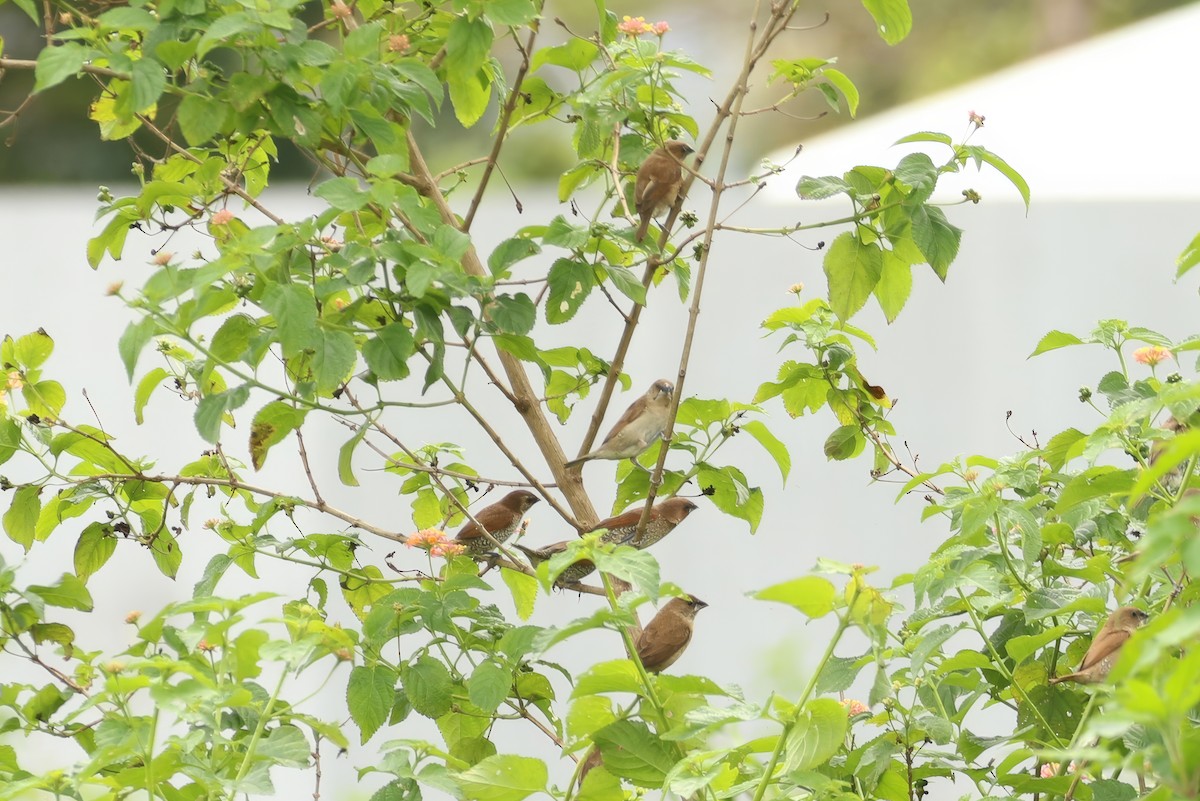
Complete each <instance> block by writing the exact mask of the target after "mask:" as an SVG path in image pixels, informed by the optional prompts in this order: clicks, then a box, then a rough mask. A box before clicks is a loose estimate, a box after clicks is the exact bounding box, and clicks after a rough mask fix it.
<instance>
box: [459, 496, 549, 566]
mask: <svg viewBox="0 0 1200 801" xmlns="http://www.w3.org/2000/svg"><path fill="white" fill-rule="evenodd" d="M540 500H541V498H539V497H538V496H536V495H534V494H533V493H532V492H530V491H529V490H523V489H521V490H513V491H512V492H510V493H508V494H507V495H505V496H504V497H503V498H501V499H500V500H498V501H496V502H495V503H493V504H492V505H491V506H485V507H484V508H483V509H481V510H479V511H478V512H476V513H475V514H474V515H473V516H474V518H475V519H474V520H469V521H467V524H466V525H465V526H463V527H462V528H461V529H459V531H458V534H456V535H455V537H454V541H455V542H456V543H458V544H459V545H461V546H463V547H464V548H466V552H467V553H468V554H471V555H472V556H479V555H481V554H485V553H487V552H488V551H490V550H492V548H493V547H494V546H493V545H492V541H491V540H489V539H488V538H487V537H485V536H484V535H483V531H481V530H480V528H479V526H483V528H484V529H486V530H487V533H488V534H491V535H492V537H493V538H494V539H495V540H496V541H497V542H504V541H505V540H507V539H508V538H509V537H511V536H512V535H513V534H514V533H516V531H517V529H518V528H520V527H521V520H522V518H523V517H524V516H525V511H526V510H527V509H528V508H529V507H530V506H533V505H534V504H535V503H537V502H538V501H540ZM476 522H478V524H479V525H476Z"/></svg>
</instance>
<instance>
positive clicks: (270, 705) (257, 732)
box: [229, 670, 287, 801]
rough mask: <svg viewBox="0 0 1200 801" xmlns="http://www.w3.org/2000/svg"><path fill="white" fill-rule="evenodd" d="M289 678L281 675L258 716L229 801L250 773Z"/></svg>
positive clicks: (284, 673) (285, 674)
mask: <svg viewBox="0 0 1200 801" xmlns="http://www.w3.org/2000/svg"><path fill="white" fill-rule="evenodd" d="M286 678H287V671H286V670H285V671H282V672H281V673H280V674H279V681H278V682H277V683H276V684H275V689H274V690H272V691H271V697H270V699H268V700H267V705H266V706H265V707H263V710H262V714H260V715H259V716H258V725H257V726H255V727H254V734H252V735H250V742H249V743H247V744H246V755H245V756H243V757H242V764H241V766H240V767H239V768H238V772H237V776H236V777H234V780H233V787H232V788H231V789H230V791H229V801H233V799H234V797H235V795H236V794H237V788H238V785H240V784H241V783H242V780H243V779H245V778H246V774H247V773H249V772H250V764H251V762H252V761H253V759H254V751H255V750H256V749H257V747H258V741H259V740H261V739H262V735H263V731H264V730H265V729H266V728H267V721H268V720H270V719H271V712H272V711H273V710H274V708H275V702H276V701H277V700H279V694H280V693H281V692H283V682H284V680H285V679H286Z"/></svg>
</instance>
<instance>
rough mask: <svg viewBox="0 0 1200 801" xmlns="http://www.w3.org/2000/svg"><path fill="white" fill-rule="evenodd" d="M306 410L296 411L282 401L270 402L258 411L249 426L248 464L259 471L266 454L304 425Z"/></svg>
mask: <svg viewBox="0 0 1200 801" xmlns="http://www.w3.org/2000/svg"><path fill="white" fill-rule="evenodd" d="M306 414H308V410H307V409H298V408H296V407H295V406H293V405H291V404H290V403H286V402H284V401H271V402H270V403H268V404H267V405H266V406H264V407H262V408H261V409H259V410H258V414H256V415H254V422H253V423H252V424H251V426H250V463H251V464H252V465H253V466H254V469H255V470H261V469H262V466H263V464H264V463H265V462H266V460H267V452H268V451H269V450H270V449H271V448H272V447H273V446H275V445H278V444H279V443H280V442H283V440H284V439H285V438H286V437H287V435H288V434H290V433H292V432H293V431H295V430H296V429H298V428H299V427H300V426H301V425H302V424H303V423H304V417H305V415H306Z"/></svg>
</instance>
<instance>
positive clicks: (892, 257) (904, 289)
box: [875, 250, 913, 323]
mask: <svg viewBox="0 0 1200 801" xmlns="http://www.w3.org/2000/svg"><path fill="white" fill-rule="evenodd" d="M912 285H913V275H912V264H910V263H909V261H908V260H907V259H904V258H901V257H900V255H899V254H897V253H896V251H895V250H885V251H883V272H882V273H881V274H880V276H879V283H878V284H876V285H875V299H876V300H878V301H879V308H880V309H882V310H883V316H884V318H885V319H886V320H887V321H888V322H889V323H893V322H895V321H896V318H897V317H899V316H900V310H901V309H903V308H904V304H906V303H908V297H909V295H911V294H912Z"/></svg>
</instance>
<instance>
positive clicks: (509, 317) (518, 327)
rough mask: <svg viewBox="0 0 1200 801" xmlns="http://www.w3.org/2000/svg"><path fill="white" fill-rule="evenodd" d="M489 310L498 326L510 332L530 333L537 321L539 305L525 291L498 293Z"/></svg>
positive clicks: (489, 305) (505, 331)
mask: <svg viewBox="0 0 1200 801" xmlns="http://www.w3.org/2000/svg"><path fill="white" fill-rule="evenodd" d="M487 310H488V315H489V316H490V317H491V320H492V322H493V323H495V324H496V326H497V328H499V329H500V330H501V331H503V332H504V333H508V334H517V335H523V334H528V333H529V332H530V331H532V330H533V324H534V323H535V322H537V307H536V306H534V305H533V300H532V299H530V297H529V296H528V295H526V294H525V293H524V292H520V293H518V294H516V295H497V296H496V297H495V298H493V299H492V302H491V303H489V304H488V307H487Z"/></svg>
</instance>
